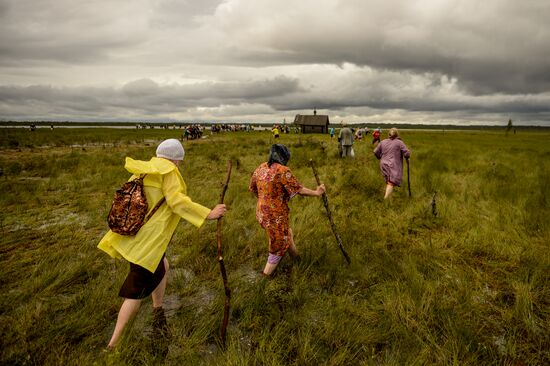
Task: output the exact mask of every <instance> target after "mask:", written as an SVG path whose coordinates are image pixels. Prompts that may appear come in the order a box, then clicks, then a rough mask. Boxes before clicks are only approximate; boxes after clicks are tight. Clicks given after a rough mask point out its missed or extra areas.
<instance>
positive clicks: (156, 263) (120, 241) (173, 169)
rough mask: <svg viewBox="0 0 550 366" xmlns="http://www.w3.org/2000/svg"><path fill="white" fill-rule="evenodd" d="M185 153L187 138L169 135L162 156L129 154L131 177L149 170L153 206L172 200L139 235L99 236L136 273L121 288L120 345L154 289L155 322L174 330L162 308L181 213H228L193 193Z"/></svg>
mask: <svg viewBox="0 0 550 366" xmlns="http://www.w3.org/2000/svg"><path fill="white" fill-rule="evenodd" d="M184 155H185V152H184V150H183V146H182V145H181V143H180V142H179V141H178V140H176V139H168V140H165V141H163V142H162V143H161V144H160V145H159V146H158V148H157V151H156V157H153V158H151V160H149V161H141V160H134V159H132V158H129V157H127V158H126V165H125V168H126V170H128V171H129V172H130V173H132V174H133V175H132V177H131V178H130V179H134V178H136V177H138V176H140V175H143V174H146V176H145V178H144V180H143V185H144V191H145V195H146V197H147V202H148V203H149V207H150V209H152V207H154V206H155V205H156V204H157V203H158V202H159V201H160V200H161V199H162V198H163V197H164V198H165V199H166V202H165V203H163V204H162V205H161V206H160V208H159V209H158V210H157V211H156V212H155V214H154V215H153V216H151V218H150V219H149V221H147V222H146V223H145V225H143V226H142V227H141V229H140V230H139V232H138V233H137V234H136V235H134V236H123V235H119V234H116V233H114V232H112V231H109V232H108V233H107V234H106V235H105V236H104V237H103V239H101V241H100V242H99V245H98V248H99V249H101V250H103V251H104V252H106V253H107V254H109V255H110V256H111V257H113V258H124V259H126V260H127V261H128V262H130V273H129V274H128V276H127V277H126V280H125V281H124V284H123V285H122V287H121V289H120V291H119V295H120V296H121V297H123V298H124V302H123V303H122V306H121V308H120V311H119V313H118V318H117V323H116V326H115V329H114V331H113V335H112V337H111V340H110V341H109V344H108V348H114V347H115V346H116V345H117V343H118V341H119V340H120V336H121V335H122V332H123V331H124V328H125V327H126V325H127V324H128V322H129V321H130V320H131V319H132V318H133V317H134V316H135V314H136V313H137V311H138V310H139V306H140V304H141V300H142V299H143V298H145V297H147V296H149V295H151V297H152V300H153V319H154V320H153V326H154V328H155V329H157V330H160V333H159V334H160V335H164V336H167V335H168V334H169V332H168V328H167V324H166V318H165V316H164V311H163V308H162V302H163V297H164V291H165V289H166V281H167V278H168V269H169V264H168V260H167V259H166V257H165V255H164V254H165V252H166V248H167V247H168V243H169V242H170V239H171V238H172V235H173V233H174V231H175V230H176V227H177V225H178V223H179V221H180V218H183V219H184V220H186V221H188V222H190V223H191V224H193V225H195V226H196V227H200V226H202V224H203V223H204V222H205V220H207V219H208V220H215V219H218V218H219V217H221V216H223V215H224V214H225V211H226V208H225V205H224V204H219V205H216V206H215V207H214V208H213V209H212V210H210V209H209V208H206V207H204V206H202V205H200V204H198V203H195V202H193V201H192V200H191V198H189V196H187V187H186V185H185V182H184V181H183V178H182V176H181V174H180V172H179V170H178V167H179V165H180V163H181V162H182V161H183V157H184Z"/></svg>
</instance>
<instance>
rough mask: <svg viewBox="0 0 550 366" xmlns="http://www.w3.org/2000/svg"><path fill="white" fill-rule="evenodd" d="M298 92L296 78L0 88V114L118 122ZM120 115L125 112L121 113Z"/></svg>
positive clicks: (262, 99) (141, 80)
mask: <svg viewBox="0 0 550 366" xmlns="http://www.w3.org/2000/svg"><path fill="white" fill-rule="evenodd" d="M299 91H300V87H299V85H298V82H297V80H294V79H290V78H287V77H285V76H278V77H275V78H273V79H270V80H257V81H250V82H242V83H235V82H233V83H210V82H208V83H197V84H189V85H177V84H176V85H168V86H159V85H158V84H157V83H155V82H154V81H152V80H150V79H140V80H136V81H133V82H130V83H127V84H126V85H124V86H123V87H122V88H120V89H114V88H90V87H74V88H55V87H51V86H28V87H21V86H0V110H2V111H3V117H4V118H8V119H9V118H14V117H17V116H18V115H20V114H22V113H26V114H29V115H32V116H34V117H33V118H38V116H40V115H41V114H47V113H49V111H51V112H53V113H54V114H55V115H67V116H68V115H76V116H79V119H82V118H84V117H90V116H93V115H108V114H109V113H116V115H117V116H118V117H119V118H123V117H124V116H127V115H129V114H135V113H136V112H137V111H139V112H140V113H143V114H145V115H147V116H151V115H163V114H170V113H173V112H178V111H181V110H185V109H187V108H194V107H198V106H199V107H202V108H208V107H218V106H220V105H224V104H234V105H239V104H241V103H243V101H249V102H250V103H254V102H263V101H267V100H269V99H270V98H273V97H277V96H282V95H285V94H289V93H296V92H299ZM125 111H131V113H126V112H125Z"/></svg>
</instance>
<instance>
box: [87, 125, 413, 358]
mask: <svg viewBox="0 0 550 366" xmlns="http://www.w3.org/2000/svg"><path fill="white" fill-rule="evenodd" d="M279 128H281V127H280V126H274V128H273V129H272V131H271V132H272V133H273V136H274V137H275V138H279V135H280V133H281V132H280V130H279ZM188 129H189V131H190V132H189V133H188V135H187V136H186V135H184V138H186V137H188V136H196V135H197V134H199V136H200V134H201V133H202V129H201V128H199V126H189V128H188ZM186 131H187V129H186ZM375 132H378V136H379V134H380V132H381V130H380V129H379V128H378V129H376V130H374V131H373V142H372V143H373V144H374V145H375V149H374V151H373V153H374V155H375V156H376V158H377V159H379V160H380V171H381V173H382V176H383V178H384V181H385V183H386V188H385V194H384V199H387V198H389V197H390V195H391V194H392V192H393V189H394V187H395V186H400V184H401V181H402V176H403V158H405V159H407V160H408V159H409V158H410V155H411V153H410V151H409V149H408V148H407V146H406V145H405V144H404V143H403V141H401V139H400V138H399V132H398V130H397V129H396V128H391V129H390V130H389V132H388V138H386V139H384V140H382V141H381V142H380V139H379V138H378V141H375V138H374V133H375ZM329 133H330V136H331V139H332V138H333V136H334V135H335V131H334V128H331V129H330V130H329ZM366 134H368V129H362V131H361V132H360V133H358V132H357V130H356V131H353V130H352V129H351V128H350V127H349V126H348V125H347V124H346V123H345V122H343V123H342V128H341V129H340V131H339V134H338V146H339V151H340V156H341V157H342V158H353V157H354V156H355V154H354V151H353V143H354V141H356V140H358V141H361V140H362V139H363V137H364V136H365V135H366ZM184 156H185V151H184V148H183V146H182V144H181V142H180V141H179V140H178V139H168V140H165V141H163V142H161V143H160V144H159V145H158V147H157V149H156V154H155V156H154V157H152V158H151V159H150V160H148V161H141V160H134V159H132V158H130V157H127V158H126V163H125V169H126V170H127V171H128V172H129V173H131V177H130V179H129V181H134V180H136V179H141V180H142V182H143V183H142V184H143V190H144V193H145V196H146V198H147V202H149V203H151V204H152V205H151V206H150V207H153V206H155V208H154V210H150V211H153V213H154V214H150V217H149V219H148V220H146V222H145V223H144V225H143V226H142V227H141V228H140V229H139V231H138V232H137V234H134V235H121V234H119V233H115V232H113V231H112V230H109V231H108V232H107V233H106V234H105V236H104V237H103V238H102V239H101V241H100V242H99V244H98V248H99V249H101V250H102V251H104V252H105V253H107V254H108V255H110V256H111V257H113V258H120V259H125V260H126V261H127V262H128V263H129V272H128V275H127V277H126V279H125V280H124V282H123V284H122V285H121V287H120V290H119V296H120V297H122V298H123V302H122V305H121V307H120V310H119V313H118V316H117V321H116V325H115V327H114V330H113V333H112V336H111V339H110V341H109V343H108V346H107V350H111V349H113V348H115V347H116V346H117V345H118V344H119V342H120V339H121V336H122V334H123V332H124V330H125V329H126V327H127V326H128V324H129V323H130V321H131V320H132V319H133V318H134V317H135V315H136V314H137V313H138V310H139V307H140V305H141V301H142V300H143V299H144V298H147V297H149V296H151V299H152V305H153V328H154V332H153V337H154V338H159V339H165V338H168V337H170V331H169V327H168V325H167V321H166V317H165V315H164V310H163V298H164V293H165V290H166V286H167V281H168V271H169V262H168V259H167V258H166V250H167V247H168V245H169V243H170V240H171V237H172V235H173V233H174V231H175V230H176V227H177V225H178V223H179V221H180V219H182V218H183V219H184V220H186V221H187V222H189V223H191V224H192V225H194V226H196V227H201V226H202V225H203V224H204V223H205V221H207V220H216V219H219V218H221V217H222V216H224V214H225V213H226V206H225V205H224V204H218V205H215V206H214V207H213V208H211V209H210V208H207V207H205V206H203V205H201V204H199V203H196V202H194V201H193V200H192V199H191V198H190V197H189V196H188V195H187V186H186V184H185V182H184V180H183V177H182V175H181V173H180V171H179V167H180V165H181V164H182V162H183V159H184ZM290 157H291V152H290V150H289V149H288V147H287V146H285V145H283V144H280V143H275V144H273V145H272V146H271V147H270V150H269V153H268V158H267V161H265V162H263V163H261V164H260V165H259V166H258V167H257V168H256V169H255V170H254V172H253V173H252V174H251V178H250V182H249V186H248V190H249V191H250V192H252V193H253V194H254V196H255V197H257V204H256V220H257V221H258V223H259V225H260V226H261V228H262V229H263V230H265V232H266V234H267V238H268V245H267V247H268V253H267V261H266V263H265V266H264V268H263V270H262V271H261V272H260V273H261V275H262V276H264V277H267V278H271V277H272V276H273V274H274V271H275V269H276V268H277V266H278V264H279V262H280V261H281V259H282V258H283V257H284V256H285V254H286V253H287V252H288V253H289V254H290V256H291V257H292V258H299V254H298V250H297V247H296V244H295V243H294V235H293V232H292V229H291V228H290V224H289V222H290V221H289V214H290V209H289V206H288V203H289V201H290V200H291V199H292V198H293V197H294V196H296V195H302V196H313V197H319V196H322V195H323V194H324V193H325V189H326V188H325V185H324V184H322V183H320V182H319V183H318V186H317V187H316V188H315V189H309V188H306V187H305V186H304V185H303V184H302V183H300V181H299V180H298V178H297V177H296V176H295V175H294V174H293V172H292V171H291V170H290V168H289V167H288V166H287V164H288V162H289V160H290Z"/></svg>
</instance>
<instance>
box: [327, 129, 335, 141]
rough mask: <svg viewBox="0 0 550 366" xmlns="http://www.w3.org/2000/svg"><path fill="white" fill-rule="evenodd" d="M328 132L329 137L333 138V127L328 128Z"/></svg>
mask: <svg viewBox="0 0 550 366" xmlns="http://www.w3.org/2000/svg"><path fill="white" fill-rule="evenodd" d="M328 133H329V134H330V138H331V139H333V138H334V127H331V128H329V129H328Z"/></svg>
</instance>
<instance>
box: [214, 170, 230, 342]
mask: <svg viewBox="0 0 550 366" xmlns="http://www.w3.org/2000/svg"><path fill="white" fill-rule="evenodd" d="M231 167H232V164H231V160H229V162H228V164H227V177H226V178H225V183H224V185H223V189H222V193H221V194H220V204H221V203H223V199H224V197H225V191H227V185H228V184H229V178H230V177H231ZM216 240H217V242H218V262H219V263H220V271H221V273H222V279H223V288H224V291H225V304H224V306H223V323H222V327H221V330H220V337H221V340H222V345H223V346H224V347H225V333H226V330H227V323H228V322H229V306H230V302H231V290H230V289H229V285H228V284H227V272H226V271H225V264H224V263H223V247H222V218H221V217H220V218H218V222H217V227H216Z"/></svg>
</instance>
